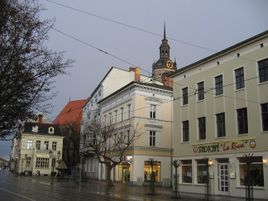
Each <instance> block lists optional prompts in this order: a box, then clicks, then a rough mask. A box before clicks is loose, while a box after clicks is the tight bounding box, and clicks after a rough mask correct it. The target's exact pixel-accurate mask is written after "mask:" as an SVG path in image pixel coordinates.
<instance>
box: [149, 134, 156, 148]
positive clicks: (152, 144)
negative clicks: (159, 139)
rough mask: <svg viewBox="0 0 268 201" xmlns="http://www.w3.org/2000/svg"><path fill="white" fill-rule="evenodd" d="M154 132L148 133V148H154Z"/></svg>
mask: <svg viewBox="0 0 268 201" xmlns="http://www.w3.org/2000/svg"><path fill="white" fill-rule="evenodd" d="M155 133H156V132H155V131H150V132H149V146H150V147H155V145H156V142H155V141H156V134H155Z"/></svg>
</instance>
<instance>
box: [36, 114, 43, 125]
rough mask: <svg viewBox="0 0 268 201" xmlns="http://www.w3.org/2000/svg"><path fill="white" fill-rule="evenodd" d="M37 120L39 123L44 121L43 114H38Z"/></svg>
mask: <svg viewBox="0 0 268 201" xmlns="http://www.w3.org/2000/svg"><path fill="white" fill-rule="evenodd" d="M37 122H38V123H43V114H38V115H37Z"/></svg>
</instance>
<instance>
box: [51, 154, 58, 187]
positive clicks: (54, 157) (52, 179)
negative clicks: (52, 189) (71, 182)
mask: <svg viewBox="0 0 268 201" xmlns="http://www.w3.org/2000/svg"><path fill="white" fill-rule="evenodd" d="M49 157H50V158H51V169H52V172H51V181H50V184H51V185H53V183H54V168H55V162H56V161H55V160H56V157H57V159H58V160H59V158H60V151H58V152H57V156H56V155H54V154H53V151H52V150H50V151H49Z"/></svg>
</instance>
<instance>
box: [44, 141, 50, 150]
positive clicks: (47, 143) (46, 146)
mask: <svg viewBox="0 0 268 201" xmlns="http://www.w3.org/2000/svg"><path fill="white" fill-rule="evenodd" d="M44 145H45V150H48V146H49V141H45V142H44Z"/></svg>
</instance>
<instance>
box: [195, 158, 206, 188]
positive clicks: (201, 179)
mask: <svg viewBox="0 0 268 201" xmlns="http://www.w3.org/2000/svg"><path fill="white" fill-rule="evenodd" d="M196 162H197V183H198V184H206V181H207V176H208V160H207V159H202V160H197V161H196Z"/></svg>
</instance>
